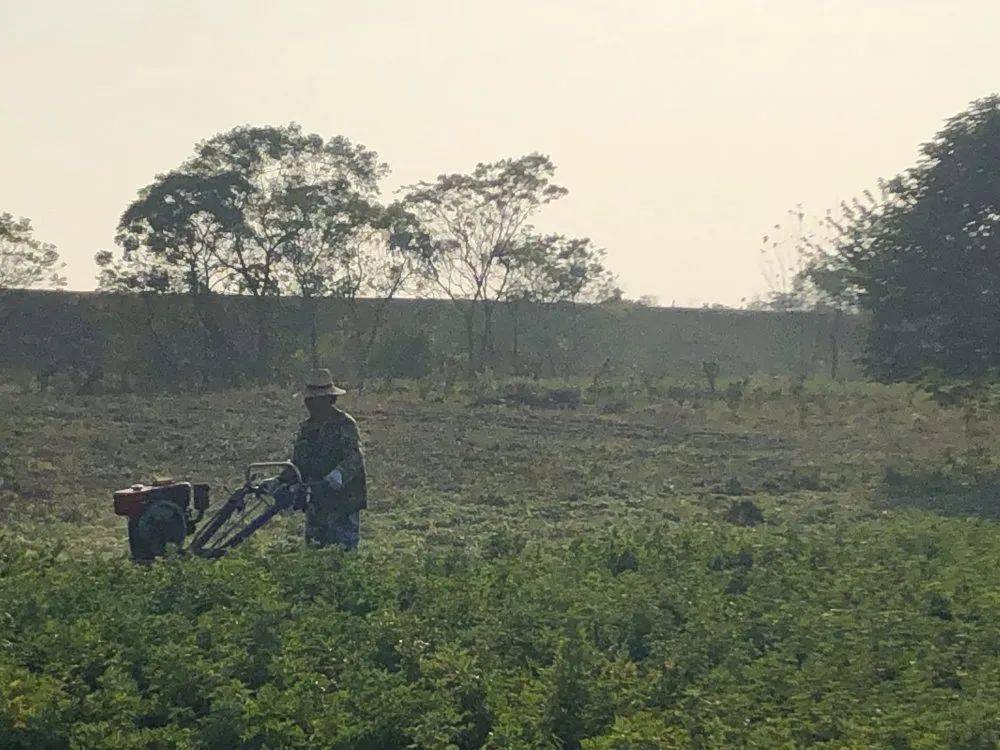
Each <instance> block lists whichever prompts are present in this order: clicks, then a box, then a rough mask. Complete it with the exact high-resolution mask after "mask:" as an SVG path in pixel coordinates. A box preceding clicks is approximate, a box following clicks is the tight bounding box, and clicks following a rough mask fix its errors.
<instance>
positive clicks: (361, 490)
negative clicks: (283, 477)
mask: <svg viewBox="0 0 1000 750" xmlns="http://www.w3.org/2000/svg"><path fill="white" fill-rule="evenodd" d="M334 411H335V414H334V417H333V418H332V419H330V420H324V421H321V422H320V421H314V420H312V419H307V420H306V421H305V422H303V423H302V424H301V425H300V426H299V433H298V435H297V436H296V437H295V444H294V447H293V448H292V463H294V464H295V465H296V466H298V467H299V471H301V472H302V479H303V481H305V482H310V483H315V482H322V481H323V477H325V476H326V475H327V474H329V473H330V472H331V471H333V470H334V469H339V470H340V473H341V475H343V479H344V488H343V490H340V491H334V490H332V489H330V488H329V487H316V486H314V487H313V490H312V500H311V502H312V503H313V504H314V505H317V506H319V507H320V508H322V509H323V510H324V511H326V512H328V513H334V514H337V515H340V514H344V515H348V514H350V513H354V512H355V511H358V510H361V509H362V508H365V507H367V505H368V490H367V477H366V475H365V457H364V453H363V451H362V449H361V435H360V433H359V432H358V424H357V422H355V421H354V418H353V417H351V415H350V414H347V413H346V412H343V411H341V410H340V409H335V410H334Z"/></svg>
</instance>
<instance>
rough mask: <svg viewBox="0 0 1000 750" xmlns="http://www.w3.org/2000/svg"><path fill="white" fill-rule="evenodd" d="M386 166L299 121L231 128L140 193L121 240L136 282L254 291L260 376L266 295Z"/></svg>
mask: <svg viewBox="0 0 1000 750" xmlns="http://www.w3.org/2000/svg"><path fill="white" fill-rule="evenodd" d="M386 171H387V167H386V166H385V165H384V164H383V163H382V162H381V161H380V160H379V158H378V155H377V154H375V152H373V151H370V150H368V149H366V148H365V147H363V146H360V145H355V144H353V143H351V142H350V141H349V140H348V139H346V138H343V137H339V136H338V137H335V138H332V139H330V140H329V141H324V140H323V139H322V138H321V137H319V136H317V135H313V134H306V133H304V132H303V131H302V129H301V128H300V127H299V126H298V125H296V124H291V125H287V126H284V127H270V126H268V127H239V128H235V129H233V130H231V131H229V132H226V133H222V134H219V135H217V136H214V137H213V138H210V139H208V140H207V141H204V142H202V143H200V144H198V145H197V147H196V149H195V154H194V156H193V157H192V158H191V159H189V160H187V161H186V162H184V163H183V164H182V165H181V166H180V167H179V168H178V169H177V170H175V171H173V172H170V173H168V174H165V175H160V176H158V177H157V178H156V180H155V181H154V182H153V184H152V185H150V186H149V187H147V188H145V189H143V190H142V191H140V194H139V197H138V199H137V200H136V201H135V202H134V203H133V204H132V205H131V206H129V208H128V209H127V210H126V211H125V213H124V214H123V216H122V219H121V222H120V224H119V243H120V244H121V246H122V247H123V248H124V250H125V260H126V264H127V265H128V266H129V269H130V270H131V271H132V272H133V278H134V279H137V280H138V281H139V282H146V283H153V284H157V285H159V286H160V287H163V288H168V289H175V288H185V289H186V290H187V291H188V293H189V294H192V295H201V296H202V297H204V296H207V295H211V294H214V293H216V292H227V293H237V294H245V295H249V296H251V297H252V298H254V299H255V300H256V304H255V306H254V309H255V311H256V316H255V330H256V350H257V351H256V355H257V356H256V358H255V360H256V373H255V374H256V375H257V376H258V377H266V376H267V375H268V374H269V370H270V367H271V365H272V364H273V353H272V351H271V344H272V337H271V326H272V320H271V318H270V311H271V310H272V309H273V307H272V305H271V304H270V302H269V300H270V299H272V298H274V297H277V296H279V295H281V294H282V293H283V292H285V291H287V290H288V289H289V288H294V287H295V285H296V276H295V265H296V262H297V261H298V260H299V258H300V255H301V248H302V247H303V239H302V238H303V237H304V236H305V235H307V234H309V233H310V232H313V231H314V230H315V228H316V226H317V225H318V224H324V223H328V222H329V220H330V217H331V215H332V214H333V212H335V211H337V210H340V209H342V208H343V207H344V206H345V205H351V204H353V203H355V202H357V201H358V200H362V199H365V198H368V199H373V198H374V197H375V196H377V192H378V180H379V179H380V178H381V177H382V176H384V174H386ZM119 278H121V275H120V274H119ZM199 309H202V310H204V305H199ZM209 318H210V316H208V315H206V316H205V317H204V318H203V322H205V321H206V320H208V319H209Z"/></svg>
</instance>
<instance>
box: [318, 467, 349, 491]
mask: <svg viewBox="0 0 1000 750" xmlns="http://www.w3.org/2000/svg"><path fill="white" fill-rule="evenodd" d="M323 481H325V482H326V483H327V484H328V485H330V489H332V490H342V489H344V475H343V474H341V473H340V469H334V470H333V471H331V472H330V473H329V474H327V475H326V476H325V477H323Z"/></svg>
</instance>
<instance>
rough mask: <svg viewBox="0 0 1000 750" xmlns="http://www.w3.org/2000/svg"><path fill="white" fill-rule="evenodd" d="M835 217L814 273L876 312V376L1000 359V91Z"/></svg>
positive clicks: (977, 368) (963, 371)
mask: <svg viewBox="0 0 1000 750" xmlns="http://www.w3.org/2000/svg"><path fill="white" fill-rule="evenodd" d="M835 226H836V229H837V237H836V240H835V242H834V244H833V247H832V249H831V250H830V251H829V252H828V253H825V254H822V255H821V256H820V257H818V258H817V259H816V261H814V263H813V264H812V267H811V268H810V269H809V270H808V274H809V276H810V278H811V279H812V280H813V282H814V283H816V284H817V286H819V287H820V288H822V289H824V291H826V292H827V293H829V294H830V295H832V296H833V297H834V298H836V299H839V300H840V301H842V302H844V303H846V304H856V305H857V306H858V307H860V308H861V309H863V310H866V311H867V312H868V313H869V314H870V328H869V338H868V346H867V357H866V364H867V367H868V370H869V372H870V373H871V374H872V375H874V376H876V377H878V378H880V379H885V380H900V379H908V378H913V377H917V376H920V375H922V374H924V373H926V372H928V371H936V372H939V373H942V374H946V375H949V376H958V377H978V376H981V375H984V374H986V373H988V372H990V371H992V370H996V369H997V368H1000V97H998V96H990V97H987V98H984V99H980V100H977V101H975V102H973V103H972V104H971V106H970V107H969V108H968V109H966V110H965V111H963V112H961V113H960V114H958V115H956V116H955V117H953V118H951V119H950V120H949V121H948V122H947V124H946V125H945V127H944V128H943V129H942V130H941V131H940V132H939V133H938V134H937V135H936V136H935V137H934V138H933V139H932V140H931V141H930V142H928V143H926V144H924V145H923V146H922V147H921V149H920V159H919V161H918V163H917V164H916V165H915V166H914V167H913V168H911V169H909V170H907V171H906V172H904V173H903V174H901V175H899V176H897V177H895V178H894V179H892V180H888V181H885V182H883V183H881V185H880V193H879V194H877V195H876V194H872V193H866V194H865V197H864V199H863V200H858V201H854V202H852V203H849V204H845V206H844V210H843V218H842V221H838V222H837V223H836V224H835Z"/></svg>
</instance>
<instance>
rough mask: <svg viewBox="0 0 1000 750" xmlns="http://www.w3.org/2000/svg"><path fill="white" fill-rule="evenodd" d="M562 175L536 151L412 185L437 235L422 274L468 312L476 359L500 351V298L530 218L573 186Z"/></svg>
mask: <svg viewBox="0 0 1000 750" xmlns="http://www.w3.org/2000/svg"><path fill="white" fill-rule="evenodd" d="M554 174H555V166H554V165H553V164H552V162H551V160H550V159H549V158H548V157H547V156H543V155H541V154H529V155H527V156H522V157H520V158H518V159H503V160H501V161H497V162H493V163H490V164H478V165H477V166H476V168H475V169H474V170H473V171H472V172H471V173H470V174H448V175H441V176H439V177H438V178H437V179H436V180H434V181H433V182H419V183H416V184H414V185H410V186H408V187H407V188H405V190H406V195H405V198H404V199H403V202H404V204H405V205H406V207H407V209H408V210H409V211H411V212H412V213H413V214H414V215H415V216H416V218H417V219H418V221H419V222H420V226H421V228H422V231H423V232H425V233H426V236H427V237H428V240H429V247H430V252H428V253H426V254H425V255H424V256H423V262H422V263H421V265H420V272H421V275H422V277H423V278H424V279H425V280H426V282H427V283H428V285H429V286H430V288H431V289H432V290H434V291H436V292H438V293H442V294H444V295H445V296H446V297H447V298H448V299H450V300H451V301H452V302H453V303H454V304H455V308H456V310H458V312H459V313H460V314H461V316H462V320H463V323H464V327H465V334H466V346H467V354H468V357H469V363H470V366H474V365H476V364H480V365H482V364H486V363H487V362H488V360H489V359H490V357H491V356H492V355H493V353H494V347H495V341H494V308H495V303H496V302H497V301H498V300H502V299H504V298H505V297H506V295H507V292H508V290H509V286H510V283H511V281H512V272H513V269H514V266H515V265H516V260H517V254H518V253H519V252H520V251H521V250H522V249H523V248H524V247H525V244H526V242H525V240H526V238H527V235H528V234H529V233H530V226H529V221H530V219H531V218H532V216H534V215H535V214H536V213H537V212H538V210H539V209H540V208H541V207H542V206H544V205H545V204H547V203H549V202H551V201H554V200H556V199H558V198H561V197H562V196H564V195H565V194H566V192H567V191H566V189H565V188H562V187H560V186H558V185H556V184H554V183H553V182H552V178H553V175H554Z"/></svg>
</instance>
